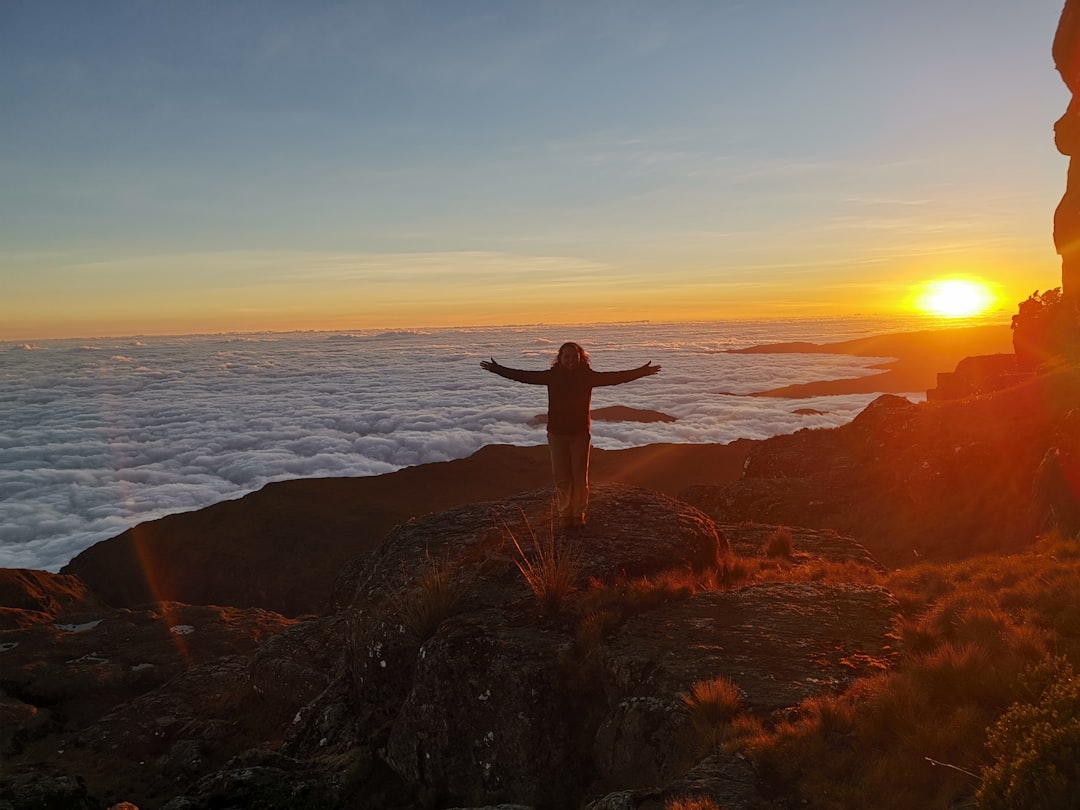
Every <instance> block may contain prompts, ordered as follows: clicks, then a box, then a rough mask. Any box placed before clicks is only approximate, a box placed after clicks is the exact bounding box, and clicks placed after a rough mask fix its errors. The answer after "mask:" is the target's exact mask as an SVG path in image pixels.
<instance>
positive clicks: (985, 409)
mask: <svg viewBox="0 0 1080 810" xmlns="http://www.w3.org/2000/svg"><path fill="white" fill-rule="evenodd" d="M1077 401H1080V370H1078V369H1071V370H1063V371H1059V372H1055V373H1051V374H1046V375H1043V376H1040V377H1032V378H1029V379H1028V380H1027V382H1025V383H1023V384H1021V385H1019V386H1016V387H1014V388H1010V389H1007V390H1003V391H998V392H996V393H992V394H989V395H985V396H982V397H979V398H976V399H967V400H955V401H942V402H934V403H926V404H923V405H917V404H914V403H911V402H909V401H908V400H906V399H903V398H900V397H896V396H892V395H889V394H886V395H884V396H881V397H879V398H878V399H876V400H874V401H873V402H872V403H871V404H870V405H869V406H867V408H866V409H865V410H864V411H863V412H862V413H860V414H859V415H858V416H857V417H856V418H855V419H854V420H853V421H852V422H851V423H850V424H848V425H844V426H842V427H839V428H836V429H834V430H800V431H798V432H797V433H794V434H791V435H789V436H777V437H775V438H772V439H769V440H768V441H765V442H763V443H762V444H761V445H759V446H758V447H757V448H756V449H755V450H754V452H752V453H751V455H750V457H749V459H747V464H746V470H745V473H744V475H743V477H742V479H741V480H739V481H737V482H735V483H733V484H730V485H725V486H718V487H717V486H696V487H691V488H689V489H688V490H686V491H685V492H684V493H683V494H682V497H683V499H684V500H686V501H688V502H689V503H692V504H694V505H695V506H697V507H698V508H700V509H702V510H703V511H705V512H706V513H708V514H709V515H711V516H712V517H713V519H714V520H716V521H717V522H718V523H730V522H734V521H742V520H749V521H757V522H761V523H773V524H781V525H788V526H807V527H812V528H818V529H834V530H836V531H838V532H841V533H842V534H845V535H849V536H851V537H854V538H855V539H856V540H857V541H859V542H860V543H862V544H863V545H865V546H866V547H867V548H868V549H869V550H870V552H871V553H872V554H873V555H874V556H875V557H877V558H878V559H880V560H882V561H883V562H885V563H886V564H888V565H890V566H893V565H904V564H907V563H910V562H913V561H914V560H915V559H916V558H922V559H937V560H949V559H957V558H961V557H965V556H969V555H971V554H975V553H981V552H998V551H1007V550H1012V549H1017V548H1021V547H1025V546H1027V545H1030V543H1031V542H1032V541H1033V540H1034V538H1035V534H1036V531H1037V528H1038V524H1039V517H1038V514H1037V508H1036V505H1035V503H1034V501H1033V498H1032V496H1031V492H1032V481H1033V479H1034V478H1035V471H1036V468H1037V467H1038V466H1039V463H1040V461H1041V460H1042V458H1043V456H1044V454H1045V453H1046V451H1047V449H1048V448H1049V447H1050V446H1051V445H1052V444H1053V442H1054V432H1055V425H1056V424H1057V422H1058V421H1059V420H1060V419H1061V418H1062V416H1063V414H1064V413H1065V412H1066V411H1067V410H1069V409H1070V408H1071V407H1072V406H1073V404H1074V403H1075V402H1077Z"/></svg>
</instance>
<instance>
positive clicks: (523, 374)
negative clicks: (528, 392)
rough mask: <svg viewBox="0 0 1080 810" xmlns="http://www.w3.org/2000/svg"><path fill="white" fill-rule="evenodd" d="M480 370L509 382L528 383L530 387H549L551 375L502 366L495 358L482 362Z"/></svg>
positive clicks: (544, 372)
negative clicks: (504, 378)
mask: <svg viewBox="0 0 1080 810" xmlns="http://www.w3.org/2000/svg"><path fill="white" fill-rule="evenodd" d="M480 368H482V369H483V370H484V371H490V372H491V373H492V374H498V375H499V376H500V377H506V379H508V380H514V381H516V382H522V383H528V384H529V385H547V382H548V377H549V376H550V374H551V372H550V371H525V370H524V369H520V368H510V367H509V366H501V365H499V364H498V363H496V362H495V358H494V357H492V358H491V359H490V360H481V361H480Z"/></svg>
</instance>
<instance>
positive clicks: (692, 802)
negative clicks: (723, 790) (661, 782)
mask: <svg viewBox="0 0 1080 810" xmlns="http://www.w3.org/2000/svg"><path fill="white" fill-rule="evenodd" d="M664 810H722V809H721V807H720V805H718V804H717V803H716V802H714V801H713V800H712V799H707V798H704V797H701V796H697V797H690V796H686V797H681V798H678V799H668V800H667V801H666V802H664Z"/></svg>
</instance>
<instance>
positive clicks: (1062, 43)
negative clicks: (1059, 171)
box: [1053, 0, 1080, 308]
mask: <svg viewBox="0 0 1080 810" xmlns="http://www.w3.org/2000/svg"><path fill="white" fill-rule="evenodd" d="M1053 56H1054V65H1055V66H1056V67H1057V69H1058V72H1059V73H1060V74H1061V79H1062V81H1064V82H1065V86H1066V87H1068V88H1069V92H1070V93H1071V94H1072V98H1071V99H1070V101H1069V106H1068V108H1067V109H1066V111H1065V114H1064V115H1063V116H1061V118H1060V119H1058V121H1057V123H1056V124H1055V125H1054V142H1055V144H1056V145H1057V148H1058V151H1059V152H1061V154H1063V155H1066V156H1067V157H1068V158H1069V170H1068V175H1067V179H1066V185H1065V194H1064V196H1063V197H1062V198H1061V203H1060V204H1059V205H1058V207H1057V210H1056V211H1055V212H1054V244H1055V245H1056V247H1057V252H1058V253H1059V254H1061V291H1062V295H1063V298H1064V300H1066V301H1069V302H1071V305H1072V306H1073V307H1074V308H1077V307H1078V304H1077V300H1078V298H1080V97H1078V94H1080V0H1066V1H1065V7H1064V9H1063V10H1062V12H1061V20H1060V21H1059V23H1058V29H1057V34H1056V36H1055V37H1054V46H1053Z"/></svg>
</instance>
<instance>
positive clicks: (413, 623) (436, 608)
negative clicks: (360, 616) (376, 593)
mask: <svg viewBox="0 0 1080 810" xmlns="http://www.w3.org/2000/svg"><path fill="white" fill-rule="evenodd" d="M425 562H426V564H425V565H424V567H423V570H422V572H421V573H420V575H419V576H417V577H415V578H414V579H413V581H412V582H410V583H409V584H407V585H406V586H405V587H404V588H403V589H402V592H401V594H400V595H399V598H398V611H399V614H400V617H401V623H402V624H403V625H404V626H405V628H406V629H407V630H408V631H409V632H410V633H412V634H413V635H414V636H416V637H417V638H418V639H420V640H421V641H425V640H427V639H429V638H431V636H432V635H434V634H435V630H436V629H438V627H439V625H440V624H442V623H443V621H444V620H446V619H448V618H449V617H450V616H452V615H453V614H454V613H455V612H456V611H457V608H458V605H459V603H460V602H461V600H462V599H463V598H464V597H465V595H466V594H467V593H468V592H469V589H470V587H471V585H472V583H471V579H470V577H468V576H467V575H466V573H465V571H464V570H463V569H460V568H459V567H458V566H455V565H453V564H452V563H451V562H450V561H449V560H443V561H441V562H440V561H439V560H436V559H435V558H434V557H432V556H431V554H430V553H426V554H425Z"/></svg>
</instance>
